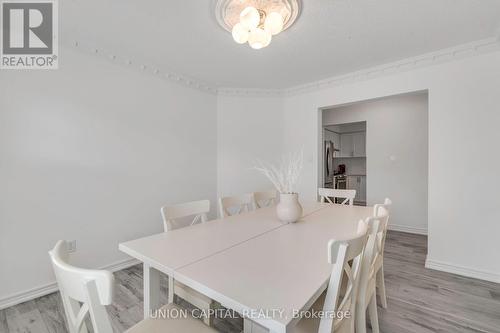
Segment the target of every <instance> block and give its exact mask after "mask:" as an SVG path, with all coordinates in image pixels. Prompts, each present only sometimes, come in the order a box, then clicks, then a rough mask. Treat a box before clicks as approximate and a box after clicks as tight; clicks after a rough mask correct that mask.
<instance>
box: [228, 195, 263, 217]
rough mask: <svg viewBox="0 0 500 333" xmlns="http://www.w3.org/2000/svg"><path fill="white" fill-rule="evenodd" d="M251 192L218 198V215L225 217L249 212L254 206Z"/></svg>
mask: <svg viewBox="0 0 500 333" xmlns="http://www.w3.org/2000/svg"><path fill="white" fill-rule="evenodd" d="M254 202H255V199H254V196H253V193H247V194H242V195H238V196H231V197H222V198H219V216H220V217H227V216H232V215H237V214H241V213H243V212H249V211H251V210H252V209H253V206H254Z"/></svg>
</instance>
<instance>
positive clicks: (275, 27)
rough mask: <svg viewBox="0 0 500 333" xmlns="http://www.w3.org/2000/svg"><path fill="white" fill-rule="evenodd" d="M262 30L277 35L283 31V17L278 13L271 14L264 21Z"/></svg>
mask: <svg viewBox="0 0 500 333" xmlns="http://www.w3.org/2000/svg"><path fill="white" fill-rule="evenodd" d="M264 29H265V30H266V31H269V32H270V33H271V34H273V35H276V34H279V33H280V32H281V31H282V30H283V17H282V16H281V14H280V13H276V12H272V13H270V14H269V15H267V17H266V20H265V21H264Z"/></svg>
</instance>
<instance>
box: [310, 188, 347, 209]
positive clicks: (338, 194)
mask: <svg viewBox="0 0 500 333" xmlns="http://www.w3.org/2000/svg"><path fill="white" fill-rule="evenodd" d="M318 194H319V195H320V196H321V202H329V203H334V201H332V200H331V198H339V199H344V201H342V202H341V205H346V204H349V205H351V206H352V205H353V204H354V198H355V197H356V190H339V189H333V188H318Z"/></svg>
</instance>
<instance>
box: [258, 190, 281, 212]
mask: <svg viewBox="0 0 500 333" xmlns="http://www.w3.org/2000/svg"><path fill="white" fill-rule="evenodd" d="M253 197H254V200H255V209H259V208H264V207H269V206H272V205H275V204H276V203H277V200H278V193H277V191H266V192H253Z"/></svg>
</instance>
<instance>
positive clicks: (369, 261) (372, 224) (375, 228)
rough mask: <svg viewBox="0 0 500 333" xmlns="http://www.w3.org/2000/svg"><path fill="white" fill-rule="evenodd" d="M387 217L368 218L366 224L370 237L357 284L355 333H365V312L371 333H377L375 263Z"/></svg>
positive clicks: (378, 254)
mask: <svg viewBox="0 0 500 333" xmlns="http://www.w3.org/2000/svg"><path fill="white" fill-rule="evenodd" d="M388 218H389V216H388V215H384V216H381V217H369V218H367V219H366V224H367V225H368V226H369V230H370V235H369V237H368V241H367V243H366V248H365V252H364V256H363V265H362V266H361V277H360V282H359V293H358V299H357V301H358V303H357V306H356V333H366V310H367V309H368V312H369V314H370V322H371V326H372V332H373V333H379V332H380V329H379V325H378V313H377V295H376V274H377V267H376V262H377V260H378V257H379V256H380V255H381V254H380V249H381V247H382V239H383V237H384V233H385V230H386V229H387V220H388Z"/></svg>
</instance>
